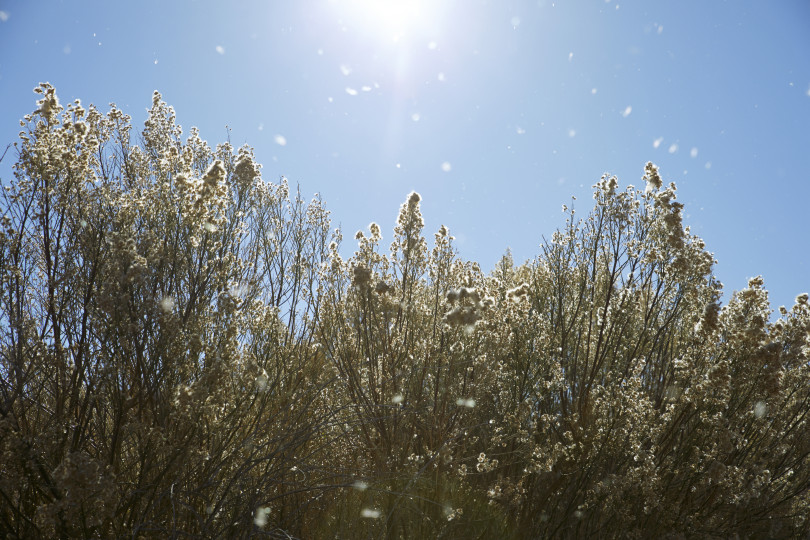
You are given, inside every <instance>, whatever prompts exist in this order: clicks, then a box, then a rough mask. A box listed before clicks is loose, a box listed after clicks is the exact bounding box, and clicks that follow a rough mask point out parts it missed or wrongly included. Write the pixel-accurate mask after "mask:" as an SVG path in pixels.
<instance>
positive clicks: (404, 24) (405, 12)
mask: <svg viewBox="0 0 810 540" xmlns="http://www.w3.org/2000/svg"><path fill="white" fill-rule="evenodd" d="M332 3H333V4H334V6H335V7H336V8H338V9H339V11H340V13H341V16H343V17H345V19H346V22H347V23H349V24H350V25H351V26H352V27H355V28H356V29H357V30H359V31H361V32H363V33H364V34H367V35H369V36H372V37H375V38H378V39H379V40H381V41H388V42H393V43H399V42H400V41H402V40H403V39H406V38H412V37H415V36H416V35H418V34H422V33H424V32H425V31H426V30H427V29H428V28H429V27H432V26H434V24H435V22H436V18H437V16H438V13H437V12H436V10H435V9H432V8H431V6H432V5H435V2H429V1H428V0H333V2H332Z"/></svg>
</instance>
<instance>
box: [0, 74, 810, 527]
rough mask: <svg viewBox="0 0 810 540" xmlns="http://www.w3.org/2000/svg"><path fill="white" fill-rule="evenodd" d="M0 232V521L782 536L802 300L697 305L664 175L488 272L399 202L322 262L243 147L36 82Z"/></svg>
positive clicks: (684, 237) (323, 218) (791, 518)
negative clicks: (136, 129) (788, 305)
mask: <svg viewBox="0 0 810 540" xmlns="http://www.w3.org/2000/svg"><path fill="white" fill-rule="evenodd" d="M36 91H37V92H38V93H39V94H41V96H42V97H41V99H40V101H39V102H38V109H37V110H36V111H35V112H34V113H32V114H31V115H29V116H27V117H26V118H25V120H24V122H23V123H22V125H23V127H24V131H23V132H21V134H20V142H19V143H18V146H17V161H16V164H15V168H14V173H15V180H14V181H13V182H11V183H9V184H8V185H7V186H6V187H5V192H4V194H3V213H4V217H3V223H2V231H0V280H1V281H0V282H1V283H2V290H1V291H0V292H1V293H2V298H0V320H2V322H3V324H2V326H0V331H2V338H0V339H1V341H0V390H2V397H1V398H0V478H2V482H0V497H2V500H3V503H2V504H0V531H2V533H3V535H4V536H6V537H9V538H30V537H87V538H90V537H103V538H112V537H124V536H126V537H145V538H146V537H167V536H171V537H175V536H180V535H183V536H188V537H204V538H208V537H236V536H240V537H241V536H251V535H264V536H270V537H280V538H286V537H290V536H296V537H305V538H310V537H339V538H356V537H361V536H372V535H373V536H385V537H391V538H418V537H441V538H508V537H512V538H533V537H554V538H558V537H559V538H566V537H604V538H613V537H717V538H726V537H730V536H735V535H739V536H740V537H755V538H759V537H770V538H775V537H785V538H787V537H797V536H806V535H807V534H810V523H808V521H807V520H806V517H805V516H806V515H808V510H810V508H808V506H809V504H810V500H808V486H810V463H808V456H810V437H809V436H808V435H807V434H808V433H810V431H809V430H808V426H807V423H806V422H807V413H808V411H809V410H810V401H809V400H810V372H809V371H808V370H809V369H810V367H809V366H808V354H809V353H810V306H809V305H808V297H807V294H802V295H799V296H798V297H797V299H796V304H795V305H794V306H793V307H792V309H790V310H787V309H783V310H782V311H781V312H780V317H779V318H778V319H777V320H775V322H770V320H771V312H770V309H769V305H768V299H767V293H766V292H765V290H764V288H763V280H762V279H761V278H754V279H752V280H751V281H750V282H749V284H748V288H746V289H743V290H742V291H740V292H738V293H735V294H734V295H733V297H732V298H731V300H730V301H729V302H728V304H727V305H726V306H724V307H721V305H720V298H721V291H722V286H721V284H720V283H719V282H717V280H716V279H715V278H714V277H713V275H712V265H713V264H714V260H713V256H712V254H711V253H709V252H707V251H706V250H705V245H704V243H703V242H702V241H701V240H700V239H699V238H697V237H696V236H694V235H692V234H691V233H690V231H689V228H688V227H684V226H683V223H682V213H683V211H682V209H683V207H682V205H681V204H680V203H678V202H677V200H676V187H675V185H674V184H669V185H668V186H666V187H665V186H664V183H663V181H662V179H661V177H660V175H659V173H658V170H657V169H656V167H655V166H654V165H652V164H650V163H648V164H647V166H646V168H645V174H644V181H645V189H644V190H643V191H642V190H636V189H635V188H633V187H632V186H630V187H628V188H627V189H626V190H624V191H620V190H619V185H618V180H617V179H616V178H615V177H608V176H605V177H603V178H602V179H601V180H600V181H599V182H598V183H597V184H596V185H595V186H594V188H595V194H594V199H595V204H594V208H593V210H592V211H591V212H590V213H589V214H588V215H587V216H586V217H585V218H584V219H579V218H578V217H577V215H576V212H575V210H574V208H571V209H567V219H566V222H565V225H564V227H563V228H562V229H560V230H559V231H557V232H556V233H554V234H553V235H552V236H551V238H550V239H549V240H547V241H545V242H544V243H543V245H542V246H541V252H540V254H539V255H538V256H537V257H536V258H535V259H533V260H531V261H528V262H526V263H524V264H521V265H516V264H515V263H514V261H513V260H512V258H511V256H510V255H509V253H508V252H507V254H506V255H505V256H504V257H503V259H502V260H501V261H500V262H499V263H498V264H497V265H496V267H495V269H494V270H493V271H492V272H491V273H489V274H486V273H484V272H483V271H482V270H481V268H480V267H479V265H478V264H476V263H474V262H467V261H463V260H461V259H460V258H459V257H458V255H457V253H456V251H455V249H454V248H453V244H452V241H453V237H452V236H451V235H450V232H449V230H448V229H447V228H446V227H444V226H442V227H441V228H440V230H439V231H438V232H437V233H436V234H435V235H434V238H433V240H432V244H433V246H432V247H429V246H428V241H427V240H426V239H425V237H424V236H423V221H422V216H421V213H420V202H421V197H420V196H419V195H418V194H417V193H411V194H410V195H408V197H407V199H406V201H405V203H404V204H403V205H402V208H401V209H400V213H399V219H398V222H397V226H396V228H395V230H394V234H393V240H392V243H391V245H390V248H389V249H387V250H385V249H383V247H382V245H383V241H382V232H381V230H380V227H379V226H378V225H376V224H374V223H372V224H371V225H370V226H369V231H368V233H365V232H362V231H361V232H358V233H357V234H356V236H355V239H356V241H357V244H358V247H357V251H356V252H355V253H354V254H353V255H352V256H351V257H349V258H348V259H344V258H342V257H341V255H340V243H341V239H342V236H341V231H339V230H332V228H331V224H330V219H329V213H328V211H327V210H326V209H325V208H324V205H323V204H322V202H321V201H320V200H319V199H318V198H317V197H316V198H315V199H313V200H312V201H309V202H307V201H304V200H303V199H302V198H301V196H300V194H299V193H297V192H293V191H291V189H290V187H289V185H288V184H287V182H286V180H285V179H283V178H282V179H281V180H280V181H279V182H278V183H272V182H267V181H265V180H263V179H262V178H261V175H260V167H259V165H258V164H256V162H255V160H254V156H253V151H252V149H250V148H249V147H243V148H240V149H234V148H233V147H232V146H231V145H230V144H229V143H223V144H220V145H218V146H217V147H216V148H215V149H212V148H210V147H209V146H208V144H207V143H206V142H205V141H203V140H202V139H201V138H200V136H199V133H198V132H197V131H196V130H195V129H192V130H191V132H190V134H189V135H188V136H187V137H186V138H185V140H184V139H182V130H181V128H180V127H179V126H178V125H177V124H176V123H175V116H174V111H173V110H172V109H171V107H168V106H167V105H166V104H165V103H164V102H163V101H162V99H161V96H160V95H159V94H158V93H155V95H154V97H153V105H152V108H151V110H150V111H149V115H148V119H147V121H146V123H145V126H144V129H143V131H142V132H141V134H140V136H139V138H138V142H137V144H133V142H132V138H131V133H132V128H131V119H130V118H129V117H128V116H126V115H125V114H124V113H123V112H121V111H120V110H119V109H117V108H116V107H115V106H114V105H113V106H112V109H111V110H110V111H109V112H108V113H107V114H102V113H100V112H99V111H98V110H97V109H96V108H95V107H93V106H90V107H88V108H87V109H85V108H83V107H82V106H81V104H80V103H79V102H78V101H77V102H74V103H72V104H69V105H68V106H66V107H63V106H62V105H60V104H59V101H58V99H57V96H56V93H55V91H54V89H53V88H52V87H51V86H50V85H47V84H43V85H41V86H40V87H39V88H37V89H36Z"/></svg>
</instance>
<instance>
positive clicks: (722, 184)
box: [0, 0, 810, 307]
mask: <svg viewBox="0 0 810 540" xmlns="http://www.w3.org/2000/svg"><path fill="white" fill-rule="evenodd" d="M0 12H2V13H0V103H2V107H0V143H2V146H3V147H5V145H6V144H7V143H9V142H12V141H13V140H15V138H16V136H17V132H18V131H19V124H18V120H19V118H20V117H22V116H23V115H24V114H26V113H29V112H31V111H33V110H34V108H35V105H34V101H35V97H36V96H35V95H34V94H33V93H32V92H31V90H32V89H33V88H34V87H35V86H36V85H37V83H38V82H40V81H49V82H50V83H52V84H54V85H55V86H56V89H57V93H58V94H59V96H60V99H61V100H62V102H63V103H65V102H67V101H70V100H73V99H75V98H80V99H81V100H82V101H83V102H84V103H95V104H96V105H99V106H100V108H101V109H102V110H104V111H106V110H107V104H108V103H109V102H115V103H117V104H118V105H119V106H120V107H121V108H123V109H124V111H125V112H127V113H129V114H131V115H132V116H133V120H134V121H135V122H136V124H137V125H142V122H143V119H144V118H145V112H146V109H147V108H148V107H149V106H150V105H151V95H152V92H153V90H155V89H157V90H159V91H160V92H161V93H162V94H163V97H164V99H165V100H166V101H167V102H168V103H169V104H171V105H173V106H174V107H175V109H176V111H177V115H178V121H179V122H180V123H181V124H182V125H183V126H184V128H186V131H188V128H189V127H191V126H192V125H196V126H198V127H199V128H200V130H201V133H202V136H203V137H204V138H205V139H206V140H208V141H209V143H210V144H211V145H215V144H216V143H217V142H221V141H223V140H225V138H226V136H227V132H226V127H225V126H226V125H227V126H229V127H230V129H231V139H232V142H233V143H234V144H235V145H237V146H238V145H241V144H242V143H248V144H250V145H251V146H253V147H254V148H255V149H256V153H257V156H258V159H259V160H260V161H261V163H262V164H263V165H264V169H263V174H264V177H265V178H266V179H268V180H276V179H277V178H278V177H279V176H281V175H285V176H287V178H289V179H290V180H291V182H292V183H293V184H295V183H299V184H300V185H301V188H302V192H303V193H304V194H306V195H307V196H309V195H311V194H313V193H315V192H319V193H321V195H322V196H323V197H324V199H325V201H326V203H327V206H328V207H329V208H330V209H331V210H332V212H333V218H334V220H335V222H336V223H339V224H341V225H342V227H343V229H344V233H345V236H346V238H347V240H346V243H345V247H346V248H348V249H347V251H351V250H352V249H353V248H354V246H353V242H354V241H353V240H352V238H353V233H354V231H355V230H357V229H359V228H364V227H366V226H367V225H368V223H369V222H371V221H377V222H379V223H380V224H381V226H382V227H383V234H384V236H385V237H386V238H387V239H388V240H390V238H391V229H392V227H393V224H394V221H395V218H396V214H397V210H398V207H399V205H400V203H401V202H402V201H403V200H404V198H405V196H406V194H407V193H408V192H409V191H411V190H417V191H419V192H420V193H421V194H422V196H423V213H424V215H425V219H426V231H425V232H426V234H427V235H428V236H432V233H433V232H435V230H436V229H438V227H439V225H441V224H442V223H443V224H446V225H447V226H448V227H449V228H450V231H451V234H453V235H455V236H456V237H457V244H456V245H457V247H458V249H459V251H460V254H461V256H462V257H464V258H466V259H473V260H477V261H478V262H479V263H480V264H481V265H482V267H484V268H485V269H490V268H491V267H492V265H493V264H494V263H495V262H496V261H497V259H498V258H499V257H500V255H502V254H503V252H504V250H505V249H506V248H507V246H509V247H511V249H512V251H513V253H514V256H515V259H516V260H517V261H518V262H520V261H522V260H525V259H528V258H531V257H533V256H534V255H535V254H537V253H538V252H539V245H540V243H541V241H542V238H541V237H542V236H543V235H545V236H546V237H548V236H550V234H551V232H552V231H553V230H554V229H555V228H556V227H558V226H560V225H562V223H563V216H562V214H561V210H560V208H561V205H562V204H563V203H568V202H569V200H570V197H571V196H572V195H574V196H576V197H577V199H578V203H577V204H578V208H579V210H580V212H584V211H585V210H586V208H589V207H590V204H591V202H592V200H591V197H590V195H591V185H592V184H594V183H595V182H596V181H597V180H598V179H599V178H600V176H601V175H602V174H603V173H605V172H610V173H611V174H616V175H618V177H619V181H620V183H621V184H622V185H625V184H634V185H641V184H642V181H641V175H642V171H643V166H644V163H645V162H647V161H653V162H654V163H656V164H657V165H659V166H660V170H661V173H662V175H663V177H664V180H665V181H675V182H677V184H678V187H679V192H678V193H679V197H680V200H681V201H682V202H684V203H685V204H686V209H685V215H686V216H685V223H686V224H689V225H691V226H692V229H693V232H695V233H697V234H698V235H700V236H702V237H703V238H704V239H705V240H706V243H707V245H708V249H709V250H710V251H713V252H714V253H715V256H716V258H717V259H718V260H719V265H718V266H717V275H718V276H719V278H720V279H721V281H723V283H724V284H725V288H726V296H725V301H727V300H728V296H729V294H730V292H731V291H732V290H737V289H740V288H743V287H745V285H746V282H747V278H748V277H751V276H754V275H758V274H762V275H763V276H764V277H765V285H766V287H767V288H768V290H769V291H770V292H771V301H772V305H773V307H777V306H779V305H780V304H785V305H788V306H789V305H791V304H792V302H793V298H794V297H795V295H796V294H797V293H800V292H803V291H807V290H808V289H810V249H809V248H808V246H810V240H808V236H810V219H809V218H808V202H810V174H809V173H808V162H807V157H808V154H810V2H808V1H807V0H795V1H787V0H785V1H779V0H774V1H769V2H765V1H761V0H760V1H757V2H748V1H743V0H739V1H728V2H722V1H719V0H710V1H706V0H685V1H678V2H675V1H661V2H656V1H650V0H643V1H642V0H627V1H624V0H607V1H605V0H592V1H576V2H573V1H564V0H560V1H557V2H553V1H549V0H540V1H539V2H538V1H523V2H518V1H507V0H491V1H489V2H487V1H482V0H464V1H461V0H446V1H442V0H422V1H418V0H412V1H407V0H376V1H374V0H332V1H330V0H320V1H315V0H313V1H306V0H299V1H292V0H290V1H286V2H281V1H273V2H270V1H265V2H260V1H255V0H254V1H249V2H222V1H217V2H213V1H195V2H191V1H160V2H157V1H153V0H139V1H131V2H119V1H110V0H104V1H86V2H79V1H75V2H68V1H64V2H44V1H43V2H28V1H21V0H20V1H13V0H0ZM280 143H284V144H280ZM12 161H13V157H12V156H11V155H9V156H7V158H6V159H5V160H4V161H3V163H2V164H0V176H2V178H3V181H4V182H6V181H7V180H8V179H9V178H10V175H11V173H10V165H11V162H12ZM386 233H387V234H386Z"/></svg>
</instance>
